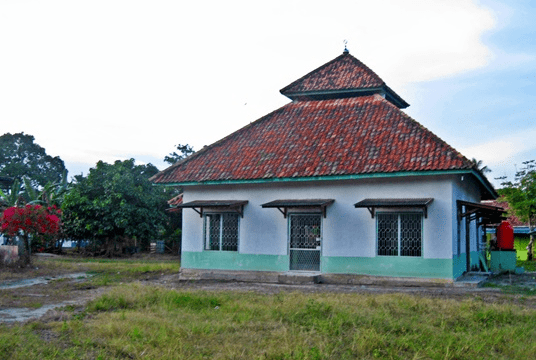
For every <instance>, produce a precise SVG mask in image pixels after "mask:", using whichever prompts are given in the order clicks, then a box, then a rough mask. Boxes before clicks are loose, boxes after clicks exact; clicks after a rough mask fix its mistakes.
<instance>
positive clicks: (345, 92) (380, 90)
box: [280, 85, 409, 109]
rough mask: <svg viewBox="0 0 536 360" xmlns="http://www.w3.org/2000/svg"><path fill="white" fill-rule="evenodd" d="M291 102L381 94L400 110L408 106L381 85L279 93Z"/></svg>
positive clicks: (390, 90)
mask: <svg viewBox="0 0 536 360" xmlns="http://www.w3.org/2000/svg"><path fill="white" fill-rule="evenodd" d="M280 92H281V91H280ZM281 94H283V95H285V96H286V97H288V98H289V99H291V100H293V101H294V100H300V99H306V100H329V99H340V98H348V97H357V96H367V95H373V94H383V95H385V98H386V99H387V100H388V101H390V102H391V103H393V104H394V105H395V106H397V107H398V108H400V109H405V108H407V107H408V106H409V104H408V103H407V102H406V101H405V100H404V99H402V98H401V97H400V96H399V95H398V94H397V93H395V92H394V91H393V90H392V89H391V88H390V87H388V86H386V85H383V86H378V87H369V88H357V89H335V90H315V91H295V92H285V93H283V92H281Z"/></svg>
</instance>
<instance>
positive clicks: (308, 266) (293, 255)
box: [289, 214, 322, 271]
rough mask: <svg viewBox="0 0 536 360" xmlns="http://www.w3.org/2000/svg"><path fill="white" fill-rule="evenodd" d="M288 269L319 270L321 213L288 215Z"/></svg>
mask: <svg viewBox="0 0 536 360" xmlns="http://www.w3.org/2000/svg"><path fill="white" fill-rule="evenodd" d="M289 227H290V230H289V231H290V243H289V249H290V270H302V271H320V252H321V243H322V240H321V239H322V216H321V215H316V214H315V215H291V216H290V225H289Z"/></svg>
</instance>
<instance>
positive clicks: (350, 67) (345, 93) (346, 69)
mask: <svg viewBox="0 0 536 360" xmlns="http://www.w3.org/2000/svg"><path fill="white" fill-rule="evenodd" d="M365 91H368V92H369V93H370V94H372V93H385V94H387V95H388V96H387V99H388V100H390V101H391V102H393V103H394V104H395V105H397V106H398V107H400V108H405V107H408V106H409V104H408V103H406V102H405V101H404V100H403V99H402V98H401V97H400V96H398V95H397V94H396V93H395V92H394V91H393V90H391V89H390V88H389V87H388V86H387V85H386V84H385V82H384V81H383V80H382V79H381V78H380V77H379V76H378V75H376V73H375V72H374V71H372V70H371V69H369V68H368V67H367V66H366V65H365V64H363V63H362V62H361V61H359V60H358V59H356V58H355V57H353V56H352V55H350V54H349V53H348V52H344V53H343V54H342V55H340V56H338V57H336V58H335V59H333V60H332V61H330V62H328V63H326V64H324V65H322V66H321V67H319V68H318V69H316V70H313V71H312V72H310V73H308V74H307V75H305V76H303V77H301V78H300V79H298V80H296V81H294V82H293V83H291V84H290V85H288V86H286V87H284V88H283V89H281V90H280V92H281V94H283V95H285V96H287V97H289V98H290V99H292V100H297V99H298V100H299V99H316V100H318V99H319V97H320V99H326V98H334V97H339V98H340V97H351V96H355V95H356V94H358V93H363V92H365ZM315 97H316V98H315Z"/></svg>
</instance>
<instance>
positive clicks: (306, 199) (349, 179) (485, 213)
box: [152, 50, 503, 280]
mask: <svg viewBox="0 0 536 360" xmlns="http://www.w3.org/2000/svg"><path fill="white" fill-rule="evenodd" d="M281 93H282V94H283V95H285V96H287V97H288V98H289V99H290V100H291V102H290V103H288V104H287V105H285V106H283V107H281V108H279V109H277V110H275V111H273V112H271V113H270V114H268V115H266V116H264V117H262V118H260V119H259V120H257V121H255V122H253V123H251V124H249V125H247V126H245V127H243V128H241V129H240V130H238V131H236V132H234V133H232V134H230V135H228V136H226V137H224V138H223V139H221V140H219V141H217V142H215V143H214V144H212V145H210V146H208V147H205V148H203V149H201V150H200V151H198V152H196V153H195V154H193V155H191V156H190V157H188V158H186V159H184V160H182V161H179V162H177V163H176V164H174V165H172V166H170V167H169V168H167V169H166V170H164V171H161V172H160V173H158V174H156V175H155V176H154V177H153V178H152V181H153V182H154V183H156V184H160V185H167V186H181V187H182V188H183V189H184V194H183V198H182V203H181V204H178V205H177V206H178V207H179V208H182V209H189V210H184V211H183V233H182V234H183V240H182V262H181V266H182V268H183V269H184V270H185V271H192V272H195V271H206V270H217V271H220V272H225V271H235V272H236V271H240V272H243V273H244V274H246V275H247V276H253V277H254V276H255V275H256V274H263V273H266V274H267V273H270V274H274V273H275V274H283V273H287V272H296V273H299V272H301V271H308V272H314V273H315V274H321V276H326V277H329V276H331V275H334V274H349V275H374V276H388V277H418V278H439V279H450V280H453V279H456V278H457V277H459V276H460V275H462V274H463V273H464V272H465V271H467V270H470V269H472V268H477V267H478V266H479V261H480V260H479V253H480V252H481V251H482V250H483V247H482V245H481V241H482V238H483V232H482V228H481V226H482V225H483V226H485V225H486V224H493V223H496V222H498V221H499V220H500V217H501V215H502V213H503V212H501V210H500V209H499V208H497V207H493V206H486V205H481V204H480V201H481V200H483V199H495V198H496V197H497V194H496V192H495V190H494V189H493V186H492V185H491V184H490V183H489V181H488V180H487V179H486V177H485V176H484V175H483V174H481V173H480V172H479V171H478V170H477V169H476V168H475V167H474V165H473V163H472V162H471V161H469V160H468V159H466V158H465V157H463V156H462V155H461V154H460V153H458V152H457V151H456V150H455V149H453V148H452V147H451V146H449V145H448V144H446V143H445V142H444V141H443V140H441V139H440V138H439V137H437V136H436V135H434V134H433V133H431V132H430V131H429V130H428V129H426V128H425V127H423V126H422V125H421V124H419V123H418V122H416V121H415V120H413V119H412V118H410V117H409V116H408V115H406V114H405V113H404V112H403V111H402V110H401V109H403V108H406V107H407V106H409V104H408V103H406V102H405V101H404V100H403V99H402V98H401V97H400V96H399V95H398V94H396V93H395V92H394V91H393V90H392V89H391V88H389V87H388V86H387V85H386V83H385V82H384V81H383V80H382V79H381V78H380V77H379V76H378V75H376V74H375V73H374V72H373V71H372V70H370V69H369V68H368V67H367V66H365V65H364V64H363V63H362V62H360V61H359V60H358V59H356V58H355V57H353V56H352V55H350V54H349V53H348V52H347V51H346V50H345V52H344V53H343V54H342V55H340V56H338V57H336V58H335V59H333V60H332V61H330V62H328V63H326V64H324V65H322V66H321V67H319V68H318V69H316V70H314V71H312V72H310V73H308V74H307V75H305V76H303V77H302V78H300V79H298V80H296V81H295V82H293V83H291V84H290V85H288V86H286V87H285V88H283V89H282V90H281ZM226 116H232V114H225V115H224V114H222V117H223V118H224V117H226Z"/></svg>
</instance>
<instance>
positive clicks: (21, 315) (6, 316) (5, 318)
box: [0, 301, 76, 323]
mask: <svg viewBox="0 0 536 360" xmlns="http://www.w3.org/2000/svg"><path fill="white" fill-rule="evenodd" d="M75 303H76V302H75V301H65V302H62V303H59V304H52V305H45V306H42V307H40V308H39V309H27V308H12V309H4V310H0V323H2V322H22V321H26V320H30V319H33V318H40V317H41V316H43V315H45V313H46V312H47V311H48V310H52V309H54V308H57V307H61V306H66V305H72V304H75Z"/></svg>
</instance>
